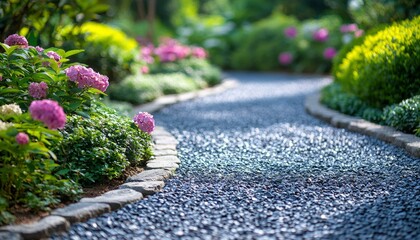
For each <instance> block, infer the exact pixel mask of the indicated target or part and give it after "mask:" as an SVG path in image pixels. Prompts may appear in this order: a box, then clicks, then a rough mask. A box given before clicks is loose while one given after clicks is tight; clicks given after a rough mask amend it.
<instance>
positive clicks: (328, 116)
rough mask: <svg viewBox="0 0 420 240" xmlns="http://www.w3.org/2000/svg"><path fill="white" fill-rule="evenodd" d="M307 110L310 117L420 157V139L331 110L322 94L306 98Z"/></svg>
mask: <svg viewBox="0 0 420 240" xmlns="http://www.w3.org/2000/svg"><path fill="white" fill-rule="evenodd" d="M305 110H306V111H307V112H308V113H309V114H310V115H312V116H314V117H316V118H319V119H321V120H324V121H326V122H328V123H329V124H331V125H333V126H335V127H339V128H344V129H348V130H350V131H353V132H357V133H361V134H365V135H368V136H372V137H376V138H378V139H380V140H382V141H385V142H388V143H391V144H393V145H395V146H398V147H401V148H403V149H404V150H406V151H407V152H408V153H409V154H411V155H412V156H414V157H420V138H419V137H417V136H415V135H413V134H407V133H403V132H400V131H398V130H395V129H394V128H392V127H389V126H382V125H379V124H375V123H371V122H369V121H366V120H364V119H362V118H358V117H354V116H348V115H345V114H342V113H339V112H337V111H335V110H332V109H329V108H327V107H325V106H323V105H322V104H321V103H320V93H317V94H314V95H309V96H308V97H306V99H305Z"/></svg>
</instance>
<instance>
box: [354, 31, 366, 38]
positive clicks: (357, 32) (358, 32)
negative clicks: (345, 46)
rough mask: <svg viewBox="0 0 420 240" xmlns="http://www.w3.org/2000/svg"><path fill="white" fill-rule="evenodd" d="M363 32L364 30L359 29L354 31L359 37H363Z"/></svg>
mask: <svg viewBox="0 0 420 240" xmlns="http://www.w3.org/2000/svg"><path fill="white" fill-rule="evenodd" d="M363 33H364V31H363V30H361V29H358V30H356V31H355V32H354V36H355V37H357V38H358V37H361V36H362V35H363Z"/></svg>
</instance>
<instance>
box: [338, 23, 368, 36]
mask: <svg viewBox="0 0 420 240" xmlns="http://www.w3.org/2000/svg"><path fill="white" fill-rule="evenodd" d="M340 31H341V32H342V33H354V36H355V37H360V36H362V35H363V33H364V31H363V30H362V29H359V27H358V26H357V24H355V23H352V24H344V25H341V27H340Z"/></svg>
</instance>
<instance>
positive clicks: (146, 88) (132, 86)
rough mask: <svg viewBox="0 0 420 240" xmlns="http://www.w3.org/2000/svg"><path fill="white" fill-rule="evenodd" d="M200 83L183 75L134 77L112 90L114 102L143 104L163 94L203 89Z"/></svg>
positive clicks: (111, 94) (111, 95)
mask: <svg viewBox="0 0 420 240" xmlns="http://www.w3.org/2000/svg"><path fill="white" fill-rule="evenodd" d="M202 86H203V85H202V84H200V82H197V81H196V80H195V79H193V78H191V77H188V76H186V75H185V74H182V73H168V74H146V75H134V76H129V77H127V78H126V79H124V80H123V81H122V82H121V83H119V84H118V85H115V86H112V87H111V88H110V92H109V96H110V97H111V99H113V100H119V101H126V102H130V103H132V104H141V103H145V102H149V101H152V100H154V99H155V98H157V97H159V96H161V95H163V94H175V93H182V92H189V91H194V90H197V89H199V88H200V87H202Z"/></svg>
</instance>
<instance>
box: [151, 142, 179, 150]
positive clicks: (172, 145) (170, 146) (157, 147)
mask: <svg viewBox="0 0 420 240" xmlns="http://www.w3.org/2000/svg"><path fill="white" fill-rule="evenodd" d="M153 149H154V150H168V149H169V150H176V144H175V143H170V144H155V146H154V147H153Z"/></svg>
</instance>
